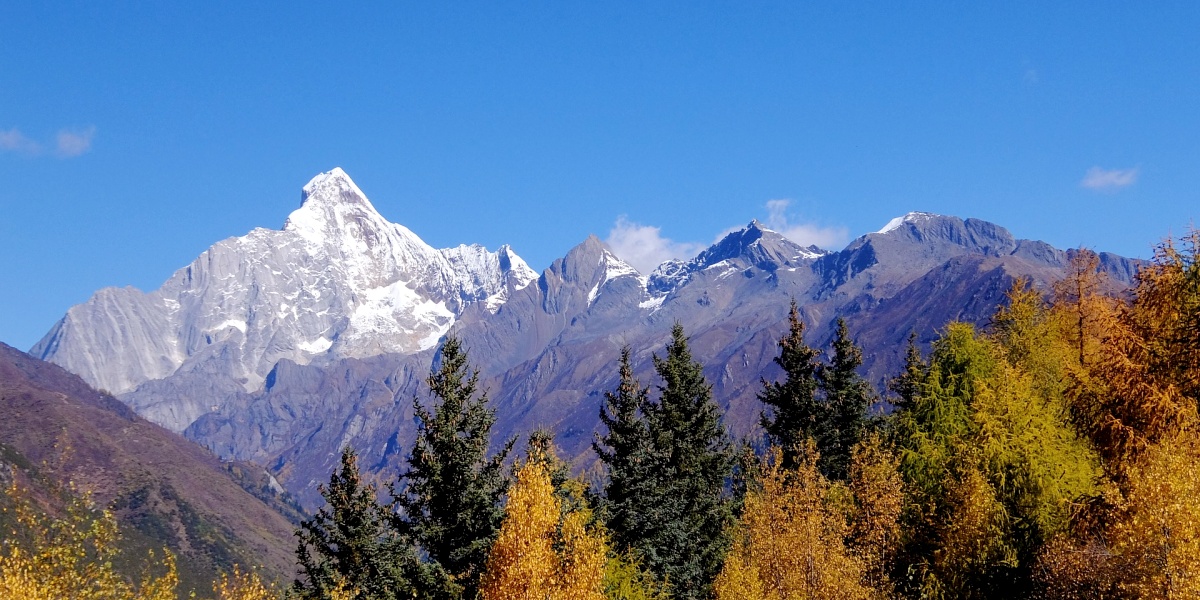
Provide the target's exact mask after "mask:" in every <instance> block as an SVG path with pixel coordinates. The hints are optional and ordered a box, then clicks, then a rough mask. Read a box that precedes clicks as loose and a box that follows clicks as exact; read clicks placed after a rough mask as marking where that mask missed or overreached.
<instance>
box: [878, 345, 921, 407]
mask: <svg viewBox="0 0 1200 600" xmlns="http://www.w3.org/2000/svg"><path fill="white" fill-rule="evenodd" d="M928 373H929V364H928V363H926V362H925V359H923V358H921V349H920V348H918V347H917V332H915V331H913V332H911V333H909V334H908V346H906V347H905V349H904V370H903V371H901V373H900V374H899V375H897V376H896V377H893V378H892V379H891V381H889V382H888V389H890V390H891V391H892V393H894V394H896V396H897V400H896V401H895V402H893V404H894V405H895V407H896V408H897V409H899V410H904V409H905V408H908V407H910V406H912V405H913V403H914V402H916V398H917V395H918V394H920V393H921V384H922V382H924V381H925V377H926V375H927V374H928Z"/></svg>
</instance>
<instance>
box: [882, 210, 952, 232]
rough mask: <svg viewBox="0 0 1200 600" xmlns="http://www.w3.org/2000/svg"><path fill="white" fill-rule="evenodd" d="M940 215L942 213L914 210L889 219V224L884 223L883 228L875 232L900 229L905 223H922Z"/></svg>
mask: <svg viewBox="0 0 1200 600" xmlns="http://www.w3.org/2000/svg"><path fill="white" fill-rule="evenodd" d="M939 216H940V215H936V214H934V213H927V212H918V211H913V212H910V213H908V214H906V215H903V216H900V217H896V218H895V219H892V220H891V221H888V222H887V225H884V226H883V228H882V229H880V230H879V231H876V232H875V233H891V232H893V231H895V230H897V229H900V227H902V226H903V225H904V224H905V223H920V222H921V221H928V220H930V219H936V218H938V217H939Z"/></svg>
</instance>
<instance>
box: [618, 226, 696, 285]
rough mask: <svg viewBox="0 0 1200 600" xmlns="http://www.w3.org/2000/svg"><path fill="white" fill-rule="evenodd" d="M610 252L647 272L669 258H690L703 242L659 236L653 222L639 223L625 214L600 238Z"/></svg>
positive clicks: (659, 231)
mask: <svg viewBox="0 0 1200 600" xmlns="http://www.w3.org/2000/svg"><path fill="white" fill-rule="evenodd" d="M604 243H606V244H608V247H609V248H612V251H613V252H614V253H615V254H616V255H617V256H618V257H620V258H621V260H624V261H625V262H627V263H629V264H631V265H633V267H634V268H635V269H637V270H638V271H641V272H642V273H650V272H651V271H653V270H654V268H655V267H657V266H658V265H660V264H662V263H663V262H665V261H668V260H671V259H673V258H678V259H685V258H691V257H693V256H695V255H696V254H698V253H699V252H700V251H701V250H703V249H704V245H703V244H698V243H693V242H676V241H674V240H672V239H670V238H665V237H663V236H662V230H661V229H660V228H658V227H654V226H653V225H642V224H640V223H634V222H633V221H630V220H629V219H628V218H627V217H625V215H621V216H620V217H617V222H616V223H614V224H613V228H612V229H611V230H609V232H608V238H607V239H605V240H604Z"/></svg>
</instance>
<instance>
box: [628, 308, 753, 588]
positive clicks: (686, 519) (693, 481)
mask: <svg viewBox="0 0 1200 600" xmlns="http://www.w3.org/2000/svg"><path fill="white" fill-rule="evenodd" d="M654 367H655V370H656V371H657V372H658V375H659V377H660V378H662V381H663V383H662V384H661V385H659V386H658V390H659V394H660V395H659V399H658V402H657V403H652V404H648V405H647V406H646V408H645V412H646V423H647V431H648V432H649V436H650V443H651V452H652V453H653V458H654V465H653V472H652V473H651V475H650V481H651V483H652V485H651V486H650V489H648V490H647V492H648V500H649V501H650V506H651V507H653V510H654V512H653V513H652V522H650V523H649V524H648V531H647V532H646V534H645V535H644V536H643V537H642V538H641V539H640V540H638V542H637V548H636V549H637V550H639V552H640V554H641V556H642V558H643V559H644V560H645V561H646V566H647V568H649V569H650V570H651V571H652V572H654V573H655V574H656V575H658V576H659V577H660V578H661V579H664V580H666V582H667V583H668V585H670V587H671V590H672V592H673V594H674V595H675V597H677V598H681V599H685V600H692V599H696V598H707V597H709V595H710V594H711V586H712V582H713V580H714V579H715V577H716V575H717V573H718V572H719V571H720V569H721V564H722V562H723V560H724V556H725V552H726V550H727V549H728V547H729V540H728V538H727V536H726V533H725V530H726V527H727V525H728V524H729V523H730V522H731V521H732V514H731V511H730V505H729V502H728V501H727V500H726V499H725V498H724V494H723V491H724V486H725V482H726V479H727V478H728V477H729V476H730V471H731V467H732V456H731V454H732V453H731V450H730V443H729V438H728V435H727V434H726V432H725V426H724V424H722V422H721V414H720V409H719V408H718V407H717V404H716V402H714V401H713V398H712V388H711V387H710V386H709V384H708V382H707V381H705V379H704V372H703V370H702V368H701V365H700V364H699V363H698V362H696V361H695V360H693V359H692V355H691V352H690V350H688V345H687V337H686V336H685V335H684V332H683V326H682V325H680V324H679V323H676V324H675V326H674V327H673V328H672V329H671V341H670V343H668V344H667V348H666V355H665V356H664V357H662V358H659V357H658V356H655V357H654Z"/></svg>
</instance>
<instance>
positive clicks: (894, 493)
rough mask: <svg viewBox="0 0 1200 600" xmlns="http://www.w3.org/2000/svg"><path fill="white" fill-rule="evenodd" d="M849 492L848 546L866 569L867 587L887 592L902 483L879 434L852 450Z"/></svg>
mask: <svg viewBox="0 0 1200 600" xmlns="http://www.w3.org/2000/svg"><path fill="white" fill-rule="evenodd" d="M850 492H851V493H852V494H853V495H854V504H855V510H854V518H853V520H852V521H851V525H850V538H849V539H850V546H851V548H852V549H853V551H854V553H855V554H856V555H857V556H858V557H859V558H861V559H862V561H863V564H864V565H865V566H866V568H867V579H868V582H869V583H870V585H871V586H872V587H874V588H876V589H879V590H886V589H890V587H891V583H890V581H889V579H890V578H889V577H888V572H889V571H891V569H892V567H893V566H894V564H893V563H894V561H895V557H896V553H897V551H898V550H899V547H900V514H901V512H902V511H903V510H904V480H903V478H902V477H901V476H900V458H899V457H898V456H896V453H895V452H894V451H892V450H891V449H890V448H889V447H888V446H887V444H885V443H884V440H883V438H882V437H881V436H880V435H879V434H872V435H870V436H868V437H867V438H866V439H864V440H863V441H862V442H860V443H859V444H858V445H856V446H855V447H854V451H853V453H852V454H851V457H850Z"/></svg>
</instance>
